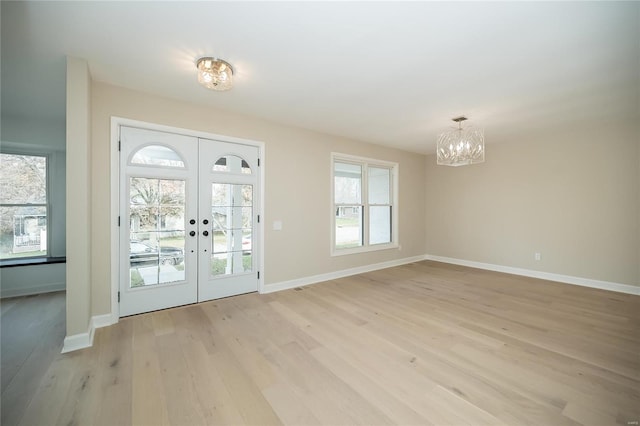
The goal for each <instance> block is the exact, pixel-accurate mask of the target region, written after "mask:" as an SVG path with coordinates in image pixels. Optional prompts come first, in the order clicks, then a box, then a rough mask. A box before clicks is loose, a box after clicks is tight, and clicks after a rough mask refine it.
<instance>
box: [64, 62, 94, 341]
mask: <svg viewBox="0 0 640 426" xmlns="http://www.w3.org/2000/svg"><path fill="white" fill-rule="evenodd" d="M66 114H67V136H66V139H67V164H69V167H67V179H66V183H67V202H66V204H67V275H66V276H67V336H73V335H76V334H81V333H86V332H87V329H88V326H89V320H90V318H91V311H90V308H91V304H90V303H91V276H92V271H91V263H90V261H91V239H90V232H91V203H90V194H91V180H90V178H89V175H90V164H91V139H90V132H91V128H90V122H91V121H90V118H91V77H90V75H89V68H88V66H87V62H86V61H85V60H83V59H76V58H67V111H66Z"/></svg>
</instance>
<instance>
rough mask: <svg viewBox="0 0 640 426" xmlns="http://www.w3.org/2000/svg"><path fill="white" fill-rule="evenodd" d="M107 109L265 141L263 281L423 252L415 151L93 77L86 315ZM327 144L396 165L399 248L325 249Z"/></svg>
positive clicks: (96, 303) (104, 267)
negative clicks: (341, 252) (335, 253)
mask: <svg viewBox="0 0 640 426" xmlns="http://www.w3.org/2000/svg"><path fill="white" fill-rule="evenodd" d="M215 95H216V94H215V93H212V96H215ZM111 116H117V117H123V118H128V119H133V120H141V121H146V122H152V123H157V124H162V125H167V126H175V127H181V128H186V129H191V130H197V131H203V132H210V133H216V134H221V135H226V136H233V137H239V138H245V139H250V140H255V141H261V142H264V143H265V146H266V148H265V150H266V161H265V166H266V169H265V170H266V178H265V194H264V196H265V214H264V220H265V271H264V274H265V275H264V277H265V283H266V284H267V285H268V284H274V283H278V282H282V281H287V280H293V279H297V278H305V277H309V276H313V275H318V274H324V273H330V272H335V271H340V270H344V269H348V268H353V267H358V266H364V265H369V264H374V263H379V262H385V261H391V260H396V259H402V258H408V257H412V256H419V255H422V254H424V253H425V241H424V235H425V222H424V216H425V202H424V196H425V193H424V182H425V170H424V161H425V157H424V156H423V155H419V154H413V153H408V152H404V151H399V150H394V149H390V148H385V147H381V146H376V145H370V144H366V143H362V142H356V141H351V140H347V139H342V138H337V137H332V136H328V135H323V134H319V133H314V132H310V131H306V130H302V129H298V128H293V127H287V126H281V125H276V124H272V123H269V122H266V121H263V120H259V119H254V118H249V117H245V116H242V115H238V114H232V113H228V112H224V111H221V110H217V109H213V108H207V107H202V106H197V105H194V104H190V103H184V102H179V101H175V100H170V99H166V98H160V97H156V96H152V95H147V94H143V93H140V92H135V91H131V90H126V89H123V88H118V87H114V86H109V85H105V84H101V83H94V84H93V87H92V148H91V149H92V163H91V167H92V176H91V181H92V185H91V202H92V206H93V209H92V234H91V239H92V253H93V255H92V262H91V265H92V273H93V292H92V311H93V315H100V314H105V313H108V312H110V305H109V300H110V286H111V279H112V277H111V275H110V267H109V262H110V256H109V232H110V230H111V226H110V223H109V208H108V206H109V204H110V187H109V181H110V173H111V170H110V165H109V158H110V150H109V146H110V119H111ZM332 151H337V152H342V153H347V154H353V155H362V156H367V157H372V158H377V159H382V160H388V161H395V162H398V163H399V164H400V189H399V197H400V201H399V205H400V220H399V227H400V230H399V232H400V241H399V242H400V244H401V246H402V247H401V249H400V250H398V249H396V250H386V251H381V252H374V253H368V254H357V255H350V256H340V257H331V256H330V255H329V250H330V235H331V233H330V214H331V207H330V195H329V194H330V185H331V170H330V153H331V152H332ZM274 220H281V221H282V224H283V229H282V231H273V230H272V223H273V221H274Z"/></svg>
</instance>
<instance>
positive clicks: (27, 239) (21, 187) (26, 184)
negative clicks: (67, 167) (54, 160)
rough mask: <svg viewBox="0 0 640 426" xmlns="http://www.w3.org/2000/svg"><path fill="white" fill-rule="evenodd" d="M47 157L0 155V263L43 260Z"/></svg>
mask: <svg viewBox="0 0 640 426" xmlns="http://www.w3.org/2000/svg"><path fill="white" fill-rule="evenodd" d="M48 210H49V207H48V201H47V157H46V156H44V155H22V154H10V153H2V154H0V259H12V258H19V257H35V256H47V235H48V234H47V223H48V218H47V216H48Z"/></svg>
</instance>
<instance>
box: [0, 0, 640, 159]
mask: <svg viewBox="0 0 640 426" xmlns="http://www.w3.org/2000/svg"><path fill="white" fill-rule="evenodd" d="M1 13H2V113H3V115H6V116H21V115H30V116H37V117H43V118H50V119H62V118H63V117H64V113H65V101H64V90H65V89H64V85H65V65H64V64H65V59H64V57H65V55H71V56H76V57H80V58H85V59H86V60H87V61H88V63H89V67H90V70H91V74H92V77H93V79H94V80H96V81H101V82H106V83H110V84H114V85H118V86H123V87H128V88H132V89H136V90H140V91H144V92H148V93H154V94H158V95H162V96H166V97H170V98H175V99H182V100H187V101H189V102H192V103H197V104H206V105H211V106H214V107H218V108H222V109H225V110H229V111H232V112H237V113H241V114H245V115H249V116H256V117H261V118H265V119H268V120H271V121H274V122H278V123H283V124H287V125H293V126H298V127H303V128H307V129H312V130H316V131H319V132H323V133H328V134H333V135H339V136H344V137H348V138H352V139H357V140H363V141H367V142H372V143H376V144H383V145H390V146H395V147H398V148H402V149H406V150H409V151H415V152H425V153H426V152H432V151H433V150H434V146H435V140H436V135H437V134H438V133H439V132H441V131H443V130H446V129H447V128H448V127H449V126H451V125H453V123H452V122H451V121H450V120H451V118H453V117H455V116H458V115H461V114H464V115H467V116H468V117H469V118H470V119H471V122H472V123H473V122H475V124H476V125H478V126H482V127H484V128H485V133H486V137H487V143H490V142H491V141H492V139H493V140H506V139H507V138H509V137H513V136H516V135H517V134H518V133H520V132H523V131H528V130H531V129H545V128H549V127H554V126H559V125H565V124H566V125H575V124H576V123H582V122H584V121H585V120H587V121H588V120H593V119H601V118H607V117H613V116H623V117H629V119H638V118H639V117H640V107H639V96H640V3H639V2H625V3H617V2H569V3H564V2H541V3H535V2H532V3H529V2H491V3H484V2H470V3H463V2H183V1H174V2H86V1H81V2H55V1H52V2H25V1H20V2H6V1H2V9H1ZM200 56H217V57H221V58H223V59H225V60H227V61H228V62H230V63H231V64H232V65H233V66H234V68H235V70H236V73H235V86H234V88H233V89H232V90H231V91H229V92H213V91H210V90H207V89H205V88H202V87H200V86H199V85H198V84H197V82H196V75H195V71H196V68H195V61H196V59H197V58H198V57H200Z"/></svg>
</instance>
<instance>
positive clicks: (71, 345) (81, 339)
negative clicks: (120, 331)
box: [62, 314, 117, 354]
mask: <svg viewBox="0 0 640 426" xmlns="http://www.w3.org/2000/svg"><path fill="white" fill-rule="evenodd" d="M116 322H117V320H116V321H113V316H112V315H111V314H104V315H96V316H93V317H91V321H89V328H88V329H87V332H86V333H80V334H74V335H72V336H67V337H65V338H64V345H63V346H62V353H63V354H64V353H67V352H71V351H77V350H79V349H84V348H90V347H91V346H93V336H94V334H95V331H96V328H101V327H106V326H108V325H112V324H115V323H116Z"/></svg>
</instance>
